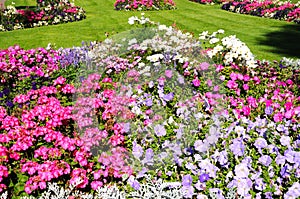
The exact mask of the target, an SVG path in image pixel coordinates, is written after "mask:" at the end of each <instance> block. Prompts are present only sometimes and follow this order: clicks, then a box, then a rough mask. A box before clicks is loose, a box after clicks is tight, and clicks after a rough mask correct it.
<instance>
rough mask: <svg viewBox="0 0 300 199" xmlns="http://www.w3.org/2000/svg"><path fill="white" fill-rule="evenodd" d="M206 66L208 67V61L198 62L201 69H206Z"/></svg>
mask: <svg viewBox="0 0 300 199" xmlns="http://www.w3.org/2000/svg"><path fill="white" fill-rule="evenodd" d="M208 67H209V63H207V62H202V63H201V64H200V68H201V70H207V69H208Z"/></svg>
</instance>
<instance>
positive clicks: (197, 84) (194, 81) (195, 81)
mask: <svg viewBox="0 0 300 199" xmlns="http://www.w3.org/2000/svg"><path fill="white" fill-rule="evenodd" d="M193 84H194V86H196V87H199V86H200V80H199V79H198V78H196V79H194V80H193Z"/></svg>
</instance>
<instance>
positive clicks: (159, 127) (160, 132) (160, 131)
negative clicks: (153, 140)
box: [154, 124, 167, 137]
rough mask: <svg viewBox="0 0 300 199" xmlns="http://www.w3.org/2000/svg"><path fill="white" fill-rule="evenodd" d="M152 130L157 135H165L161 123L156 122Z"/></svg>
mask: <svg viewBox="0 0 300 199" xmlns="http://www.w3.org/2000/svg"><path fill="white" fill-rule="evenodd" d="M154 132H155V134H156V135H157V136H159V137H160V136H165V135H166V134H167V132H166V129H165V127H164V126H163V125H161V124H157V125H156V126H155V127H154Z"/></svg>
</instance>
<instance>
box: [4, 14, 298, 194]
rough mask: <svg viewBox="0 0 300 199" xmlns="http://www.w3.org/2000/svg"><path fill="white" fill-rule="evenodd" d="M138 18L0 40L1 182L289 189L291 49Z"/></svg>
mask: <svg viewBox="0 0 300 199" xmlns="http://www.w3.org/2000/svg"><path fill="white" fill-rule="evenodd" d="M146 19H147V18H146V17H145V16H144V15H142V18H141V19H140V18H137V17H133V18H131V19H130V20H129V22H132V21H133V22H138V23H140V24H142V26H144V28H139V29H135V30H131V31H129V32H127V33H126V34H124V35H126V36H128V38H122V39H120V38H118V37H113V38H108V39H106V40H105V41H103V42H101V43H91V44H87V45H84V46H83V47H81V48H79V47H76V48H73V49H61V50H59V51H55V50H51V49H47V50H46V49H43V48H38V49H31V50H23V49H21V48H20V47H18V46H15V47H10V48H9V49H5V50H1V51H0V71H1V73H0V77H1V79H0V81H1V84H0V173H1V174H2V175H1V178H0V192H1V193H2V192H5V191H7V197H9V198H11V197H12V196H13V195H14V196H21V195H25V194H27V195H29V196H44V197H46V196H47V194H48V196H49V197H50V195H51V194H53V195H55V194H56V193H57V194H61V197H67V196H66V195H64V194H65V192H60V191H56V193H52V192H53V190H58V189H59V188H57V187H56V186H55V187H56V188H55V187H54V186H53V187H52V188H51V187H50V186H49V190H48V192H47V190H46V189H47V184H48V183H57V184H58V185H61V186H62V187H63V188H67V187H68V186H69V185H72V184H76V186H75V187H74V189H76V190H79V191H80V193H81V194H82V198H90V196H88V194H91V195H92V196H93V197H94V198H97V196H99V194H101V196H100V198H105V197H109V195H105V194H104V192H105V191H107V193H110V194H112V195H113V194H114V195H113V197H115V198H116V197H120V198H122V197H123V198H124V197H125V195H126V196H128V197H140V196H141V195H142V196H141V197H145V196H146V197H149V198H151V197H171V198H182V197H183V198H208V196H210V197H212V198H218V199H221V198H225V197H227V198H237V197H238V198H298V197H300V194H299V187H300V185H299V182H298V179H299V177H300V167H299V165H300V162H299V161H300V153H299V147H300V137H299V133H300V125H299V123H300V97H299V96H300V89H299V88H300V84H299V68H298V67H299V63H298V60H290V59H287V58H283V59H282V60H281V61H280V62H270V61H260V60H255V61H254V57H253V55H252V54H251V52H250V51H249V49H248V47H247V46H246V45H245V44H243V43H242V42H241V41H240V40H238V39H237V38H236V37H233V36H229V37H225V38H226V39H224V38H223V39H219V38H218V37H217V34H222V33H223V31H222V30H219V31H218V32H216V33H213V35H212V36H211V35H209V34H208V33H206V32H204V33H203V34H201V35H200V38H193V36H192V34H190V33H184V32H182V31H180V30H177V29H175V28H173V27H167V26H165V25H158V26H157V27H152V26H155V23H152V22H151V21H150V19H147V20H146ZM143 20H144V21H143ZM148 25H149V26H148ZM203 40H204V41H207V44H208V48H207V47H206V46H205V45H204V44H202V45H203V47H205V48H204V49H203V48H201V42H200V41H203ZM218 48H219V50H218ZM210 58H211V59H213V60H214V63H213V62H212V61H211V60H210ZM129 165H130V166H129ZM162 182H165V183H162ZM15 187H16V188H15ZM118 190H119V191H118ZM68 193H71V192H68ZM57 194H56V195H57ZM85 194H86V195H85ZM97 194H98V195H97ZM145 194H147V195H145ZM181 194H183V196H182V195H181ZM73 196H74V197H73ZM77 196H78V195H77ZM77 196H75V195H72V197H73V198H75V197H77ZM72 197H71V198H72ZM79 197H80V196H79ZM54 198H55V197H54ZM56 198H59V196H57V197H56ZM69 198H70V197H69Z"/></svg>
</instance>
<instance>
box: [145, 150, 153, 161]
mask: <svg viewBox="0 0 300 199" xmlns="http://www.w3.org/2000/svg"><path fill="white" fill-rule="evenodd" d="M153 156H154V153H153V150H152V149H151V148H149V149H147V150H146V154H145V161H146V162H148V163H149V162H152V160H153Z"/></svg>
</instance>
